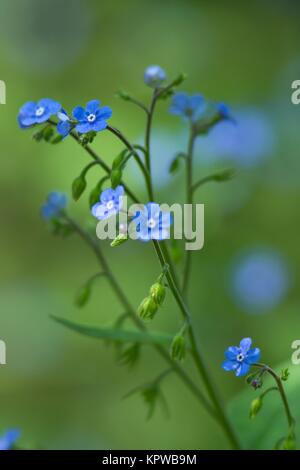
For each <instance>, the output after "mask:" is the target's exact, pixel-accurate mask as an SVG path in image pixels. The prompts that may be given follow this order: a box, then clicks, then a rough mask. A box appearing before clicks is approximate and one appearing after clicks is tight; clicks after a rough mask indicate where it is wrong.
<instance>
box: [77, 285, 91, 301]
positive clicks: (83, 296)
mask: <svg viewBox="0 0 300 470" xmlns="http://www.w3.org/2000/svg"><path fill="white" fill-rule="evenodd" d="M90 296H91V287H90V286H89V285H88V284H87V285H85V286H83V287H82V288H81V289H80V291H79V292H78V294H77V296H76V299H75V303H76V305H77V307H83V306H84V305H85V304H86V303H87V302H88V300H89V298H90Z"/></svg>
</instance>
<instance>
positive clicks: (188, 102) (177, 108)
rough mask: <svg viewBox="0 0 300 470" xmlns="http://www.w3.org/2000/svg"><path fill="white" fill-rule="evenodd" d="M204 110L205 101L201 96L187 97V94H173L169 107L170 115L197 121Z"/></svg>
mask: <svg viewBox="0 0 300 470" xmlns="http://www.w3.org/2000/svg"><path fill="white" fill-rule="evenodd" d="M205 109H206V103H205V99H204V97H203V96H202V95H199V94H196V95H191V96H189V95H188V94H187V93H175V95H174V96H173V99H172V103H171V106H170V109H169V111H170V113H171V114H175V115H176V116H181V117H183V118H185V119H190V120H191V121H192V122H195V121H197V120H198V119H199V118H200V117H201V116H202V114H203V113H204V111H205Z"/></svg>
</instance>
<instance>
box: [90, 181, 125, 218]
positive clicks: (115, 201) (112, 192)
mask: <svg viewBox="0 0 300 470" xmlns="http://www.w3.org/2000/svg"><path fill="white" fill-rule="evenodd" d="M123 194H124V188H123V186H117V187H116V188H115V189H112V188H108V189H105V190H104V191H103V192H102V193H101V195H100V202H97V203H96V204H94V205H93V206H92V209H91V211H92V214H93V216H94V217H96V218H97V219H98V220H104V219H107V218H108V217H111V216H112V215H116V214H117V213H118V212H120V210H121V208H122V204H123Z"/></svg>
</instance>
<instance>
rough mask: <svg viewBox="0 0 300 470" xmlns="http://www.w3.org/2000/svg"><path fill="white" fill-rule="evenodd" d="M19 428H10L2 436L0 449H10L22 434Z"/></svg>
mask: <svg viewBox="0 0 300 470" xmlns="http://www.w3.org/2000/svg"><path fill="white" fill-rule="evenodd" d="M20 434H21V433H20V431H19V429H8V430H7V431H6V432H5V433H4V434H2V436H0V450H10V449H11V448H12V447H13V445H14V444H15V442H16V441H17V439H18V438H19V436H20Z"/></svg>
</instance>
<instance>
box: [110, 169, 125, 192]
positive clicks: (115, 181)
mask: <svg viewBox="0 0 300 470" xmlns="http://www.w3.org/2000/svg"><path fill="white" fill-rule="evenodd" d="M121 179H122V171H121V170H120V169H115V170H112V172H111V174H110V180H111V186H112V188H116V187H117V186H118V185H119V184H120V182H121Z"/></svg>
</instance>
